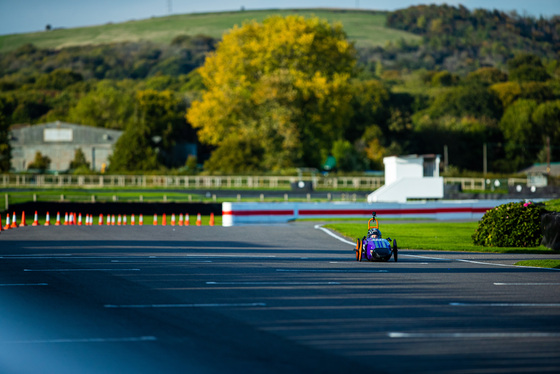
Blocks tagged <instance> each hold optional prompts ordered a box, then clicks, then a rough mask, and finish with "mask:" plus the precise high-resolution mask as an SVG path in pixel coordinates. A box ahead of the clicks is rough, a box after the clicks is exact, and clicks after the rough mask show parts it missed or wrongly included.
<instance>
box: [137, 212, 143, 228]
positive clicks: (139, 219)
mask: <svg viewBox="0 0 560 374" xmlns="http://www.w3.org/2000/svg"><path fill="white" fill-rule="evenodd" d="M138 225H139V226H143V225H144V216H143V215H141V214H140V216H139V217H138Z"/></svg>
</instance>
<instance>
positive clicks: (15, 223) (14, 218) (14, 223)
mask: <svg viewBox="0 0 560 374" xmlns="http://www.w3.org/2000/svg"><path fill="white" fill-rule="evenodd" d="M10 227H11V228H12V229H13V228H16V227H18V226H17V217H16V212H14V216H13V218H12V224H11V226H10Z"/></svg>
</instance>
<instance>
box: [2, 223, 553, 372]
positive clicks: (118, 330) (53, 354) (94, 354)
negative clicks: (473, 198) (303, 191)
mask: <svg viewBox="0 0 560 374" xmlns="http://www.w3.org/2000/svg"><path fill="white" fill-rule="evenodd" d="M399 244H400V245H401V246H404V247H406V243H404V242H403V241H402V240H399ZM399 255H400V257H399V262H397V263H395V262H393V261H391V262H387V263H369V262H361V263H358V262H356V261H355V256H354V252H353V247H352V244H351V243H345V242H343V241H340V240H338V239H336V238H334V237H333V236H330V235H328V234H327V233H326V232H325V231H323V230H321V229H318V228H317V227H315V224H313V223H296V224H287V225H277V226H242V227H230V228H223V227H192V226H191V227H171V226H166V227H162V226H159V227H152V226H144V227H139V226H135V227H131V226H126V227H122V226H121V227H118V226H110V227H109V226H102V227H98V226H97V227H96V226H94V227H85V226H81V227H78V226H64V227H24V228H18V229H12V230H8V231H2V232H1V233H0V373H6V374H12V373H18V374H19V373H26V374H27V373H33V374H35V373H88V374H89V373H343V372H344V373H366V372H367V373H404V372H409V373H535V372H539V373H546V372H551V373H552V372H554V373H556V372H558V370H559V368H560V292H559V290H560V272H559V271H554V270H544V269H533V268H523V267H514V266H512V265H513V263H515V262H517V261H519V260H523V259H529V258H539V257H540V258H542V256H538V255H533V256H531V255H522V254H514V255H502V254H472V253H454V252H435V251H410V250H406V249H401V251H400V252H399ZM547 257H550V256H547ZM556 257H559V256H556Z"/></svg>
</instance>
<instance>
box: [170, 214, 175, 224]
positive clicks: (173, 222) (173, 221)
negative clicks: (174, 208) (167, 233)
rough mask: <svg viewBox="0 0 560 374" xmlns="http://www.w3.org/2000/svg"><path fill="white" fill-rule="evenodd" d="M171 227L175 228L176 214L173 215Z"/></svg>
mask: <svg viewBox="0 0 560 374" xmlns="http://www.w3.org/2000/svg"><path fill="white" fill-rule="evenodd" d="M171 226H175V213H173V214H171Z"/></svg>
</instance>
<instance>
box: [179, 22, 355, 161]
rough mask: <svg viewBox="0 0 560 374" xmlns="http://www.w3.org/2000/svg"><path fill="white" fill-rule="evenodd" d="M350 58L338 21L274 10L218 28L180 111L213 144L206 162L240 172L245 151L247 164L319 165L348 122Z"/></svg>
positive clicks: (352, 62)
mask: <svg viewBox="0 0 560 374" xmlns="http://www.w3.org/2000/svg"><path fill="white" fill-rule="evenodd" d="M355 63H356V56H355V49H354V46H353V44H352V43H350V42H349V41H348V40H347V37H346V34H345V32H344V30H343V28H342V25H340V24H334V25H331V24H329V23H328V22H327V21H326V20H321V19H319V18H315V17H314V18H304V17H302V16H288V17H280V16H275V17H270V18H267V19H266V20H264V21H263V22H262V23H257V22H256V21H252V22H246V23H244V24H243V25H242V26H241V27H237V26H236V27H234V28H233V29H232V30H230V31H229V32H228V33H226V34H224V36H223V39H222V41H221V42H220V44H219V45H218V47H217V49H216V51H215V52H213V53H212V54H210V55H209V56H208V57H207V59H206V61H205V64H204V66H202V67H201V68H200V69H199V73H200V75H201V76H202V78H203V81H204V85H205V87H206V91H205V92H204V93H203V95H202V97H201V99H200V100H198V101H194V102H193V103H192V106H191V108H190V109H189V110H188V111H187V115H186V117H187V120H188V121H189V122H190V123H191V124H192V126H193V127H195V128H197V129H198V136H199V139H200V141H202V142H204V143H207V144H210V145H213V146H216V147H217V149H216V151H215V152H214V153H213V155H212V157H211V159H210V160H209V161H208V162H207V164H206V168H207V169H210V170H215V171H226V170H227V171H228V172H232V171H244V170H245V169H244V166H243V165H244V163H243V160H239V158H247V157H250V156H252V157H250V159H251V162H250V166H247V168H246V170H255V169H260V170H278V169H282V168H287V167H294V166H319V165H320V163H321V153H323V154H325V152H326V153H328V151H329V150H330V149H331V146H332V144H333V142H334V140H336V139H338V138H340V137H342V135H343V134H344V131H345V128H346V127H348V126H349V121H350V118H351V116H352V107H351V104H350V101H351V85H350V78H352V77H353V76H354V74H355ZM241 148H242V149H241ZM254 156H257V157H254ZM255 160H258V162H255ZM232 165H238V167H236V170H231V166H232Z"/></svg>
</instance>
